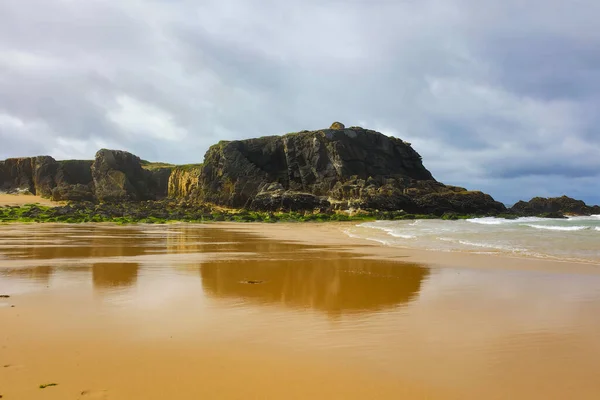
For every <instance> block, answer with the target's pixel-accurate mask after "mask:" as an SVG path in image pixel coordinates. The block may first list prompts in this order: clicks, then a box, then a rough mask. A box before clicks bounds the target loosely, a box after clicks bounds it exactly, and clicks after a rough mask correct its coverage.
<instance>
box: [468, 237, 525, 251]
mask: <svg viewBox="0 0 600 400" xmlns="http://www.w3.org/2000/svg"><path fill="white" fill-rule="evenodd" d="M458 243H460V244H464V245H466V246H474V247H483V248H486V249H496V250H504V251H510V252H524V251H527V249H522V248H520V247H511V246H504V245H501V244H494V243H486V242H471V241H468V240H459V241H458Z"/></svg>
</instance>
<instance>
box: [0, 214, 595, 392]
mask: <svg viewBox="0 0 600 400" xmlns="http://www.w3.org/2000/svg"><path fill="white" fill-rule="evenodd" d="M265 229H269V226H265ZM290 229H294V226H291V227H290ZM0 231H1V233H2V235H0V255H2V256H3V257H0V294H3V293H6V294H7V295H11V297H10V298H5V299H4V300H0V325H1V326H2V327H3V329H2V333H3V336H0V342H1V343H0V344H1V345H2V346H0V359H2V360H8V361H7V362H9V363H11V364H13V363H14V364H22V365H27V368H30V369H31V370H27V369H25V368H24V369H23V371H24V372H23V375H22V376H21V378H20V379H21V380H18V379H17V378H15V376H17V375H9V374H11V373H13V372H11V371H9V370H8V369H7V370H6V371H5V370H3V369H2V368H0V388H2V389H3V390H4V388H5V387H7V388H8V389H7V390H8V391H9V392H4V393H0V394H3V395H5V398H22V399H29V398H37V397H35V396H36V395H37V396H39V393H40V391H39V389H37V387H36V386H35V385H34V386H31V382H32V381H36V382H37V380H40V381H46V380H47V379H57V380H58V381H59V382H60V386H59V387H57V388H55V389H56V391H54V392H50V391H46V392H44V395H48V396H51V395H52V393H59V394H57V397H54V398H56V399H63V398H77V394H78V393H81V392H82V391H85V390H87V389H88V388H90V385H92V383H93V384H94V385H104V384H106V385H107V386H106V388H107V393H110V397H108V398H113V394H114V393H117V394H118V395H117V396H114V398H117V399H119V398H121V399H130V398H145V399H146V398H147V399H155V398H156V399H159V398H160V399H162V398H172V396H170V394H172V393H173V390H176V391H177V393H178V394H179V393H183V394H184V395H183V396H182V397H184V398H225V397H227V396H221V395H222V394H223V393H228V394H229V395H230V396H229V397H227V398H240V397H242V398H246V396H244V395H242V396H240V393H242V392H243V393H244V394H247V393H246V392H245V391H244V390H245V389H239V388H247V387H248V386H252V387H253V389H254V390H258V392H254V393H261V394H263V393H267V392H268V393H271V394H272V396H265V397H264V398H289V397H293V394H297V393H303V394H305V395H304V396H300V395H298V396H297V397H300V398H317V399H318V398H368V397H374V398H390V399H397V398H407V399H414V398H427V399H430V398H441V399H447V398H450V397H451V396H450V395H451V394H457V393H458V394H459V395H458V396H456V398H460V399H477V400H479V399H506V398H511V399H512V398H515V399H527V400H530V399H544V400H546V399H552V398H556V399H563V398H577V399H588V398H589V399H594V400H595V399H597V398H598V393H600V382H598V380H597V379H595V375H594V374H596V372H597V371H598V370H599V368H600V345H599V344H598V340H597V334H598V332H600V322H599V320H598V319H597V318H596V316H597V315H598V313H599V312H600V275H595V276H594V275H591V276H585V275H581V274H577V273H570V274H563V275H559V274H555V273H554V274H553V273H547V272H544V271H537V272H532V271H529V272H527V271H518V270H517V271H515V270H512V271H509V270H503V269H497V270H494V269H488V270H482V269H476V268H475V269H460V268H434V269H431V268H427V267H425V266H422V265H417V264H410V263H405V262H391V261H389V260H387V261H383V260H369V259H365V258H363V257H361V256H360V255H358V254H356V253H350V252H343V251H339V248H341V247H336V246H334V245H330V246H329V247H327V246H323V245H321V246H319V245H315V246H310V245H305V244H298V243H278V242H276V241H270V240H265V239H262V238H260V237H258V236H254V235H251V234H248V233H240V232H235V231H234V230H227V229H221V228H219V227H214V226H198V225H185V224H178V225H168V226H128V227H117V226H108V225H78V226H64V225H62V226H53V225H42V226H9V227H6V226H3V227H0ZM317 234H318V232H317ZM321 234H322V233H321ZM337 246H344V244H341V243H340V244H339V245H337ZM400 255H402V254H400ZM36 262H37V263H38V265H37V266H32V265H34V264H35V263H36ZM511 262H513V261H511ZM514 262H517V261H514ZM248 281H252V282H254V284H249V283H248ZM97 294H100V295H97ZM12 304H15V308H12V307H10V305H12ZM15 311H16V312H15ZM17 312H18V313H19V314H17ZM81 354H85V356H81ZM207 354H209V355H210V356H207ZM64 360H67V361H64ZM140 360H144V361H140ZM123 365H126V366H127V367H126V368H122V366H123ZM265 365H268V366H269V367H265ZM347 366H351V367H352V368H355V367H356V369H355V370H352V371H350V372H347V371H344V368H345V367H347ZM90 370H94V373H89V372H87V371H90ZM30 371H33V372H30ZM82 371H86V372H85V373H82ZM158 371H160V373H159V372H158ZM289 371H292V372H289ZM315 371H318V373H316V372H315ZM340 371H342V372H340ZM19 373H20V372H19ZM15 374H16V373H15ZM122 374H127V376H128V378H127V379H123V376H124V375H123V376H122ZM135 374H138V375H136V376H137V379H136V378H135V377H134V378H133V379H132V380H130V379H129V376H130V375H135ZM253 374H255V375H253ZM155 375H156V376H158V375H160V376H161V377H163V376H168V377H169V378H168V379H164V380H149V379H147V377H148V376H155ZM56 376H58V378H55V377H56ZM182 376H186V377H187V378H186V379H182V378H181V377H182ZM308 376H311V377H312V380H311V379H308V380H307V378H306V377H308ZM89 377H92V378H93V379H92V383H89V382H90V380H89ZM96 377H99V378H97V379H96ZM207 377H210V378H207ZM274 377H275V378H274ZM286 377H293V379H295V381H293V382H294V383H293V385H292V386H288V385H287V384H286V383H285V382H287V381H285V379H286ZM5 382H8V385H6V384H5ZM82 382H84V383H86V386H85V387H79V386H75V384H77V385H79V384H80V383H81V384H82V385H83V383H82ZM198 382H200V383H198ZM382 382H383V383H382ZM400 382H401V384H400ZM407 382H408V386H407V385H406V383H407ZM109 383H110V385H112V386H110V385H109ZM389 383H399V384H398V386H401V388H400V389H399V388H398V387H394V388H393V389H390V388H389V387H387V385H388V384H389ZM412 383H416V386H418V387H421V386H424V387H425V388H426V389H428V390H429V389H431V390H432V392H433V393H436V394H438V395H437V396H428V395H423V396H403V395H402V394H403V392H402V391H403V390H404V389H405V388H406V387H410V384H412ZM69 385H72V386H69ZM336 385H338V386H336ZM369 385H372V386H369ZM93 387H96V386H93ZM370 387H372V389H365V388H370ZM383 387H387V389H385V390H384V389H381V388H383ZM67 389H68V390H71V391H67ZM99 389H104V388H103V387H99ZM200 389H207V391H206V392H204V393H203V395H204V397H203V396H202V395H201V394H199V390H200ZM28 390H31V391H30V392H28ZM36 390H37V392H36ZM59 390H65V392H64V393H62V392H59ZM240 390H241V391H242V392H241V391H240ZM303 390H304V391H303ZM344 390H345V392H344V396H343V397H340V396H341V395H340V394H339V393H341V391H344ZM361 390H362V392H361ZM7 393H11V397H9V396H6V394H7ZM23 393H25V394H23ZM29 393H33V394H31V395H30V394H29ZM308 393H310V395H309V394H308ZM323 393H328V395H327V396H325V395H324V394H323ZM440 393H441V395H439V394H440ZM185 394H189V395H188V396H186V395H185ZM192 394H194V395H192ZM353 394H354V397H352V395H353ZM336 395H337V397H336ZM119 396H120V397H119ZM48 398H50V399H52V397H48Z"/></svg>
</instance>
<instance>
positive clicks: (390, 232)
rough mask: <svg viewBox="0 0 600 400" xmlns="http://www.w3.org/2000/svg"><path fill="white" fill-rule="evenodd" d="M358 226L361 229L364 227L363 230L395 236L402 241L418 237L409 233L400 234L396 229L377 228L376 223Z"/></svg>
mask: <svg viewBox="0 0 600 400" xmlns="http://www.w3.org/2000/svg"><path fill="white" fill-rule="evenodd" d="M357 226H360V227H363V228H371V229H378V230H380V231H384V232H385V233H387V234H388V235H390V236H393V237H395V238H400V239H414V238H415V237H416V236H415V235H411V234H407V233H399V232H397V231H396V229H394V228H388V227H386V226H377V225H374V223H371V222H367V223H364V224H360V225H357Z"/></svg>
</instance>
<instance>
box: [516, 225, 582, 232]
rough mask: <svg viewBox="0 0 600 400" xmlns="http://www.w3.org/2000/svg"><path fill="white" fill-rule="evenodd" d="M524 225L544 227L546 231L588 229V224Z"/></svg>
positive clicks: (536, 227)
mask: <svg viewBox="0 0 600 400" xmlns="http://www.w3.org/2000/svg"><path fill="white" fill-rule="evenodd" d="M525 226H529V227H530V228H535V229H545V230H548V231H584V230H588V229H590V227H589V226H556V225H535V224H525Z"/></svg>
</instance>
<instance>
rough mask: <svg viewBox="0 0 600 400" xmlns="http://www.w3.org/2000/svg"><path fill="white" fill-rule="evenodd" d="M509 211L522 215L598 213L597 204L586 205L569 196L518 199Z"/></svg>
mask: <svg viewBox="0 0 600 400" xmlns="http://www.w3.org/2000/svg"><path fill="white" fill-rule="evenodd" d="M510 212H512V213H514V214H517V215H522V216H536V215H544V214H553V215H557V216H559V215H561V214H564V215H592V214H600V207H599V206H588V205H587V204H585V202H584V201H582V200H576V199H573V198H571V197H567V196H562V197H550V198H546V197H534V198H532V199H531V200H529V201H527V202H526V201H519V202H518V203H516V204H515V205H514V206H512V207H511V209H510Z"/></svg>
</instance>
